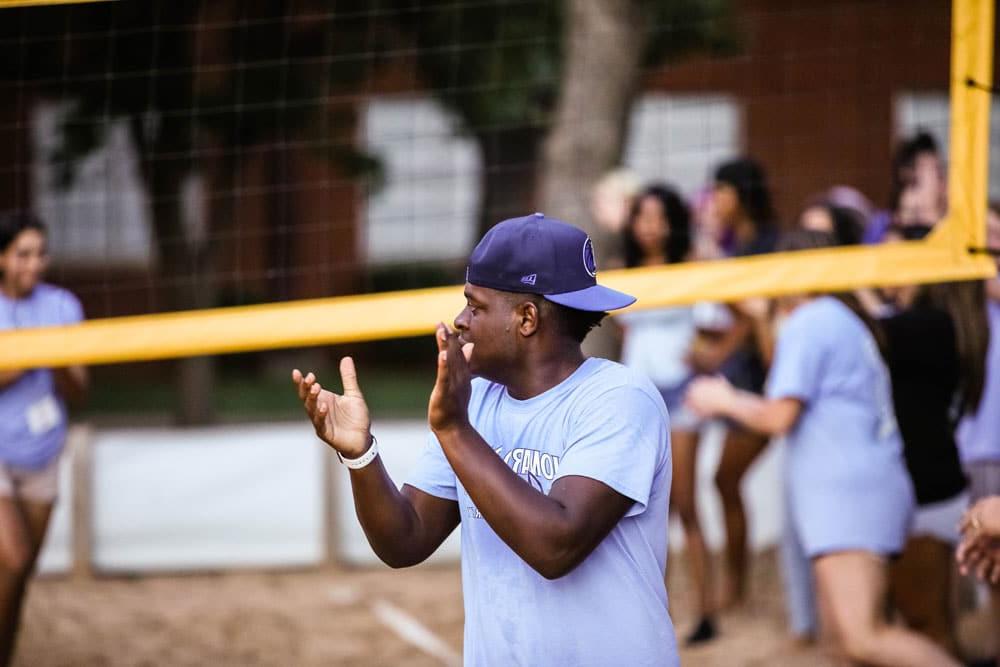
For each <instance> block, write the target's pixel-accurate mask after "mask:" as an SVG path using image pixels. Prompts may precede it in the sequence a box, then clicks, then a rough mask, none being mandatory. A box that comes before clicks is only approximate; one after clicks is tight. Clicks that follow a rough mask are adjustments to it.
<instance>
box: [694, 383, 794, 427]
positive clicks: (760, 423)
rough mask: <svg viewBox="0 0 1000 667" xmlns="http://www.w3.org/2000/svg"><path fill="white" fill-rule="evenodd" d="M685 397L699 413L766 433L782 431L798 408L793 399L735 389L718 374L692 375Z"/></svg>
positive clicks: (788, 424) (790, 421) (792, 419)
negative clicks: (724, 418) (693, 378)
mask: <svg viewBox="0 0 1000 667" xmlns="http://www.w3.org/2000/svg"><path fill="white" fill-rule="evenodd" d="M685 401H686V402H687V405H688V406H690V407H691V408H692V409H693V410H694V411H695V412H696V413H697V414H699V415H701V416H703V417H727V418H729V419H732V420H734V421H737V422H739V423H740V424H743V425H744V426H746V427H747V428H750V429H752V430H754V431H757V432H759V433H766V434H767V435H779V436H780V435H784V434H785V433H787V432H788V431H790V430H791V428H792V427H793V426H794V425H795V422H796V421H798V418H799V415H800V414H801V412H802V403H801V402H800V401H799V400H797V399H794V398H764V397H762V396H758V395H757V394H753V393H751V392H748V391H742V390H740V389H735V388H733V386H732V385H731V384H729V381H728V380H726V379H725V378H721V377H710V378H709V377H705V378H696V379H695V380H694V381H693V382H692V383H691V386H690V387H689V388H688V392H687V396H686V397H685Z"/></svg>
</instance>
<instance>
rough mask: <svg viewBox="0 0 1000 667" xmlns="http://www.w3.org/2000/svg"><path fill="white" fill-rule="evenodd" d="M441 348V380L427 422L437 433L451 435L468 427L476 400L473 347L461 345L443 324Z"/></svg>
mask: <svg viewBox="0 0 1000 667" xmlns="http://www.w3.org/2000/svg"><path fill="white" fill-rule="evenodd" d="M435 339H436V340H437V346H438V364H437V380H436V381H435V382H434V390H433V391H432V392H431V400H430V404H429V405H428V406H427V422H428V423H429V424H430V427H431V430H432V431H434V432H439V431H447V430H449V429H452V428H457V427H461V426H464V425H466V424H468V422H469V399H470V398H471V397H472V373H471V372H470V371H469V358H470V357H471V356H472V345H473V344H472V343H466V344H465V345H461V344H460V343H459V340H458V334H456V333H453V332H451V331H449V330H448V327H446V326H445V325H444V324H439V325H438V328H437V332H436V334H435Z"/></svg>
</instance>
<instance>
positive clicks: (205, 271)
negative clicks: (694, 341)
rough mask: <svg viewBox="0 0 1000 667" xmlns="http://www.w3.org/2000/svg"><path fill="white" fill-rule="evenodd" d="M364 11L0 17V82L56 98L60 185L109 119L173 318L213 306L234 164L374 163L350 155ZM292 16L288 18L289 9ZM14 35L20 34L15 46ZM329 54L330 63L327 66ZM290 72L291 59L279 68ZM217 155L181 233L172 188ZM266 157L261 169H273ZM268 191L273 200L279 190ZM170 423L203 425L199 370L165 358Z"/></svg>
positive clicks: (228, 4) (152, 9)
mask: <svg viewBox="0 0 1000 667" xmlns="http://www.w3.org/2000/svg"><path fill="white" fill-rule="evenodd" d="M364 4H365V3H364V2H361V1H360V0H355V1H353V2H351V1H348V2H340V3H338V6H339V8H340V15H338V16H337V17H336V20H335V21H326V20H320V21H317V20H311V19H310V18H309V16H314V15H316V14H317V13H319V12H321V11H322V10H323V8H324V6H325V5H324V3H320V2H315V3H313V6H308V5H307V4H295V3H286V2H283V1H282V0H253V1H250V2H238V1H236V0H225V1H217V2H211V3H207V2H198V1H195V0H153V1H150V2H113V3H95V4H85V5H78V6H55V7H33V8H24V9H16V10H5V11H4V13H3V18H4V21H2V22H0V77H3V78H5V79H7V80H8V81H17V82H20V83H21V84H22V85H26V86H29V87H31V89H32V90H33V91H34V92H36V93H37V94H38V95H40V96H44V97H47V98H50V99H55V100H59V101H63V102H66V103H68V104H69V105H70V106H69V112H68V113H67V114H66V115H65V117H64V121H63V123H62V127H61V148H60V150H59V151H58V153H57V155H56V156H55V164H56V166H57V168H58V172H59V174H60V175H61V180H62V182H63V183H64V184H68V183H70V182H72V180H73V178H74V176H75V174H76V171H77V167H78V165H79V164H80V161H81V159H82V158H84V157H86V156H87V155H88V154H90V153H91V152H92V151H93V150H94V149H96V148H97V147H99V146H101V145H103V143H104V138H105V134H106V132H107V131H108V129H109V127H110V126H111V124H112V123H115V122H120V121H122V120H124V121H126V122H127V123H128V126H129V128H130V129H131V138H132V141H133V142H134V144H135V146H136V148H137V150H138V153H139V157H140V162H141V172H142V174H141V176H142V180H143V182H144V183H145V186H146V192H147V193H148V194H149V198H150V202H151V211H152V227H153V237H154V238H155V244H156V255H157V273H158V275H159V277H160V279H161V281H162V284H166V285H169V286H170V287H169V290H168V292H169V293H168V297H167V298H168V307H169V308H170V309H173V310H184V309H190V308H202V307H210V306H214V305H218V304H217V297H218V287H219V285H218V283H217V281H216V280H215V278H214V271H213V266H214V263H215V260H216V257H217V255H218V250H219V244H220V242H221V241H220V239H223V238H225V237H226V233H227V232H229V231H232V227H233V216H232V211H233V206H232V204H233V201H232V197H233V193H234V192H235V191H236V190H237V188H236V187H235V186H236V185H237V183H238V182H239V179H240V178H241V173H240V170H241V168H242V166H243V164H242V163H241V161H240V159H239V156H241V155H243V154H245V153H246V152H247V151H249V150H251V149H257V150H261V149H263V150H268V149H269V148H270V147H274V146H280V145H281V143H282V142H285V141H296V140H299V141H305V142H307V143H308V144H309V145H310V146H313V147H316V149H317V150H319V151H321V152H322V153H323V155H324V156H325V157H326V158H327V159H329V160H331V161H333V162H335V163H336V164H338V165H340V166H341V167H342V168H343V169H344V170H345V171H347V172H348V173H349V174H361V173H366V172H371V171H373V170H374V169H375V168H376V167H377V163H376V162H374V161H373V160H372V159H371V158H370V157H369V156H367V155H365V154H363V153H362V152H360V151H358V150H357V149H356V148H355V142H354V140H353V127H354V122H355V119H354V113H355V105H354V102H353V97H352V95H353V93H354V92H355V90H356V88H357V86H358V84H359V83H360V82H361V81H362V80H363V78H364V77H365V76H366V75H367V70H366V68H365V67H363V66H360V65H361V64H363V63H362V62H361V59H362V58H367V57H368V56H367V55H366V53H367V51H369V50H370V46H371V45H370V44H369V43H368V40H369V39H370V31H369V23H368V21H367V19H366V18H365V12H363V11H362V10H363V8H364ZM293 10H294V11H293ZM21 37H26V39H21ZM334 56H339V57H334ZM290 63H294V64H290ZM209 153H211V154H212V155H214V156H218V158H217V160H218V162H217V163H216V169H215V171H216V172H218V173H221V174H227V175H228V179H226V180H223V181H222V182H221V183H217V184H216V185H217V190H218V191H217V193H214V194H215V195H217V196H215V197H213V199H217V200H219V201H220V202H221V205H218V206H214V207H213V209H212V213H213V214H212V215H211V216H210V217H209V220H208V225H209V229H208V230H204V231H203V232H202V233H197V232H196V231H193V230H192V228H191V225H189V224H186V221H185V219H184V211H183V207H182V197H181V189H182V187H183V185H184V183H185V181H186V180H187V179H189V178H190V177H192V176H194V175H204V170H205V158H204V157H203V156H204V155H206V154H209ZM281 159H282V155H280V154H279V153H278V152H277V151H276V153H275V159H274V160H272V161H271V162H270V164H271V168H272V169H277V168H279V165H280V164H281ZM278 190H279V196H280V192H281V190H280V189H278ZM177 368H178V376H177V377H178V383H177V388H178V391H177V397H178V399H179V404H178V406H177V407H178V409H177V417H178V419H179V421H180V422H181V423H188V424H191V423H204V422H206V421H209V420H210V419H211V404H212V401H211V398H212V396H211V389H212V378H213V372H212V363H211V360H210V359H208V358H202V359H184V360H180V361H179V362H178V366H177Z"/></svg>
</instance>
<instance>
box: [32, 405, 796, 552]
mask: <svg viewBox="0 0 1000 667" xmlns="http://www.w3.org/2000/svg"><path fill="white" fill-rule="evenodd" d="M373 430H374V431H375V434H376V435H377V437H378V439H379V448H380V450H381V452H382V459H383V462H384V463H385V465H386V468H387V469H388V471H389V474H390V475H391V476H392V478H393V480H395V481H396V482H397V484H400V485H401V484H402V483H403V482H404V481H405V480H406V478H407V474H408V472H409V470H410V469H411V468H412V466H413V464H414V463H415V462H416V459H417V457H418V456H419V455H420V452H421V451H422V450H423V448H424V445H425V442H426V437H427V428H426V425H425V424H424V423H423V422H421V421H417V420H414V421H388V422H382V423H379V424H376V425H375V427H374V429H373ZM92 433H93V435H92V440H91V443H90V445H91V448H92V449H91V455H92V476H93V479H92V493H93V499H92V503H93V515H92V523H93V534H92V537H91V544H92V549H93V555H92V562H93V564H94V566H95V567H96V568H97V569H98V570H100V571H110V572H115V571H117V572H133V571H134V572H146V571H176V570H204V569H225V568H235V567H286V566H308V565H314V564H318V563H320V562H322V560H323V559H324V557H325V553H326V546H325V545H326V533H325V530H324V525H323V522H324V516H325V515H324V505H323V503H324V498H323V466H324V465H327V463H328V462H329V459H328V458H327V452H326V450H325V447H324V446H323V445H322V444H321V443H320V442H319V441H318V440H317V439H316V437H315V436H314V435H313V433H312V429H311V427H310V426H309V425H308V424H306V423H304V422H303V423H281V424H259V425H239V426H232V425H227V426H217V427H212V428H200V429H177V428H135V429H106V430H94V431H93V432H92ZM721 435H722V429H721V428H719V427H711V428H709V429H708V432H707V434H706V437H705V439H704V441H703V443H702V445H701V447H700V449H699V463H698V478H699V479H698V487H699V488H698V501H699V503H700V505H699V510H700V512H701V516H702V519H703V524H704V530H705V533H706V539H707V541H708V543H709V544H710V545H711V546H712V547H713V548H719V547H720V546H721V544H722V542H723V535H724V532H723V527H722V517H721V510H720V506H719V501H718V494H717V493H716V491H715V488H714V485H713V483H712V478H713V476H714V471H715V467H716V465H717V463H718V458H719V454H720V449H721V448H720V440H721ZM781 462H782V451H781V449H780V447H778V446H772V447H771V448H769V449H768V451H767V452H766V453H765V454H764V455H763V456H762V457H761V460H760V461H759V462H758V463H757V464H756V465H755V466H754V468H753V469H752V470H751V471H750V474H749V475H748V476H747V480H746V482H745V484H744V496H745V498H746V500H747V505H748V513H749V515H750V539H751V543H752V545H753V546H754V547H755V548H758V549H759V548H762V547H765V546H768V545H772V544H774V543H775V542H776V541H777V539H778V536H779V534H780V530H781V483H780V475H781V472H780V469H781V464H782V463H781ZM334 467H335V470H334V475H333V480H334V484H333V489H332V503H333V507H332V513H331V514H332V520H333V522H334V524H333V525H334V528H333V531H334V532H333V538H334V544H335V545H336V554H335V557H336V558H337V559H339V560H342V561H344V562H348V563H352V564H357V565H367V564H374V563H377V562H378V561H377V558H376V557H375V555H374V554H373V553H372V551H371V548H370V547H369V546H368V543H367V541H366V539H365V536H364V533H363V531H362V530H361V527H360V526H359V525H358V521H357V518H356V517H355V515H354V502H353V498H352V496H351V490H350V483H349V480H348V475H347V471H346V469H344V468H343V467H342V466H340V465H339V464H334ZM70 472H71V470H70V461H69V457H66V460H65V461H64V462H63V478H62V490H61V497H60V501H59V503H58V505H57V508H56V512H55V515H54V517H53V521H52V524H51V528H50V531H49V536H48V539H47V541H46V545H45V548H44V550H43V552H42V557H41V561H40V569H41V570H42V571H43V572H59V571H65V570H68V569H69V568H70V566H71V562H72V557H71V546H70V545H71V539H70V538H71V534H70V516H69V501H70V500H71V499H72V495H71V488H70V487H71V479H70V477H71V475H70ZM458 532H459V531H455V534H454V535H452V536H451V537H450V538H449V539H448V540H447V541H446V542H445V544H444V546H443V547H442V548H441V549H440V550H439V551H438V553H436V554H435V556H434V559H435V560H438V561H448V560H452V561H453V560H455V559H457V557H458V553H459V540H458ZM671 543H672V546H674V547H675V548H676V547H678V546H680V544H681V543H682V538H681V531H680V530H679V526H676V525H675V526H674V527H673V529H672V531H671Z"/></svg>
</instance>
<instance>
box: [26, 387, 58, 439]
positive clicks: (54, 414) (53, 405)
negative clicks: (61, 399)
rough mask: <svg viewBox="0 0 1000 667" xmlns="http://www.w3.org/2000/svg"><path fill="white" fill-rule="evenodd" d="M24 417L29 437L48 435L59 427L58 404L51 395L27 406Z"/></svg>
mask: <svg viewBox="0 0 1000 667" xmlns="http://www.w3.org/2000/svg"><path fill="white" fill-rule="evenodd" d="M26 416H27V418H28V430H29V431H31V435H42V434H43V433H48V432H49V431H51V430H52V429H54V428H55V427H57V426H59V422H60V420H61V417H62V415H61V413H60V411H59V404H58V403H57V402H56V399H55V398H54V397H53V396H52V395H51V394H50V395H48V396H46V397H45V398H43V399H41V400H39V401H35V402H34V403H32V404H31V405H29V406H28V411H27V413H26Z"/></svg>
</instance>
